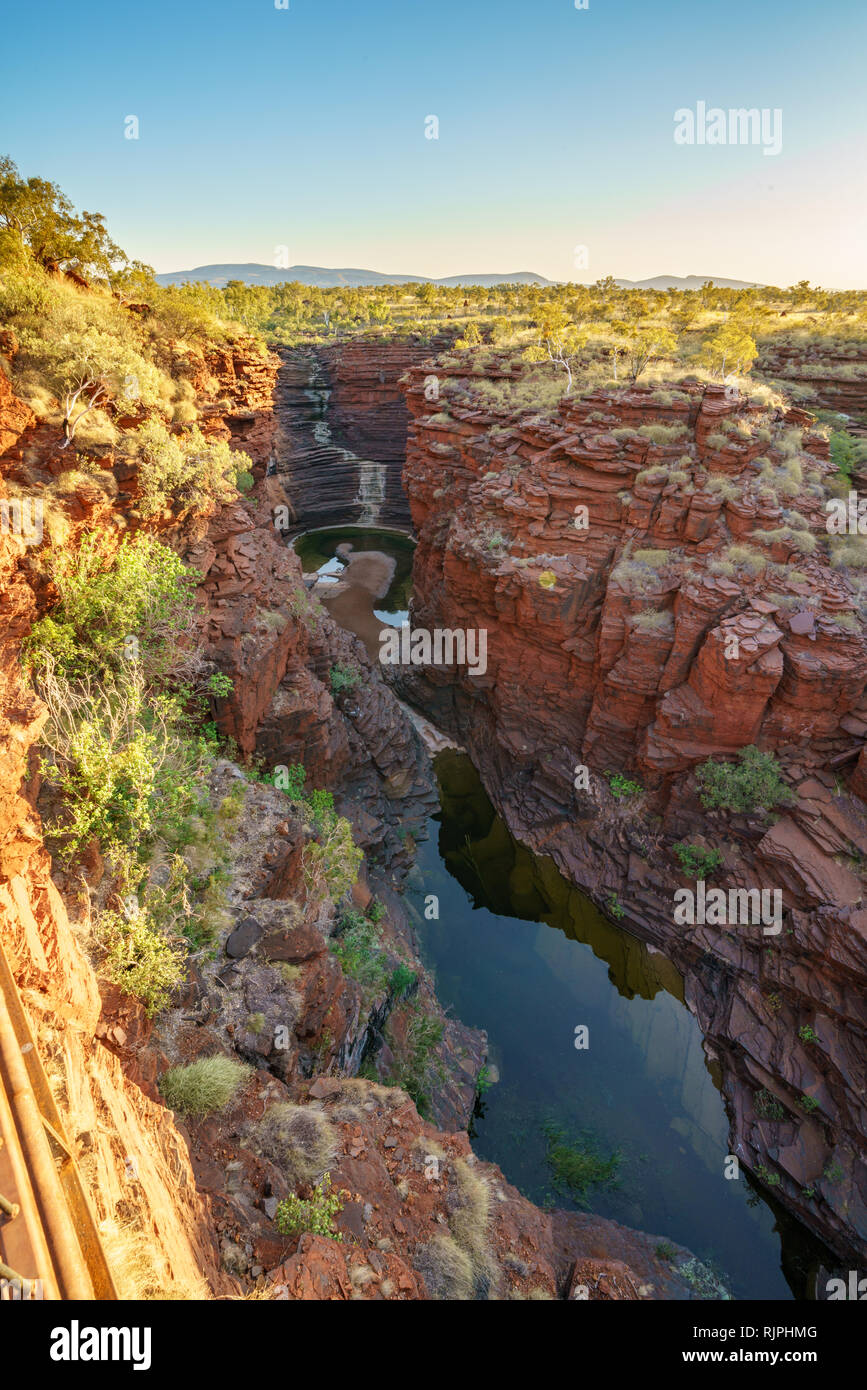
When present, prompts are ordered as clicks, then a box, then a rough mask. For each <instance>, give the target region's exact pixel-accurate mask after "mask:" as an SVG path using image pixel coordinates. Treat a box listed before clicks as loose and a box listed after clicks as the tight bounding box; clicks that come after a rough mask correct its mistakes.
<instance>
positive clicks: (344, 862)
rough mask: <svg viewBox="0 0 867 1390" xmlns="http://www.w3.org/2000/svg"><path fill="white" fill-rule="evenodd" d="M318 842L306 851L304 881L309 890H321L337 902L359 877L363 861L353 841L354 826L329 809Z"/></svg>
mask: <svg viewBox="0 0 867 1390" xmlns="http://www.w3.org/2000/svg"><path fill="white" fill-rule="evenodd" d="M319 836H320V838H319V840H318V841H316V840H312V841H310V843H308V844H307V845H306V846H305V848H304V856H303V864H304V879H305V883H306V885H307V888H308V890H309V891H314V890H315V889H316V888H317V887H322V888H324V889H325V891H326V892H327V893H328V895H329V896H330V897H331V898H332V899H333V901H334V902H338V901H339V900H340V898H342V897H343V894H344V893H345V892H347V891H348V889H350V888H351V887H352V885H353V883H355V881H356V879H357V878H358V870H359V868H360V866H361V861H362V859H363V858H364V854H363V852H362V850H360V849H359V848H358V846H357V845H356V844H355V842H354V840H353V838H352V826H351V825H350V824H349V821H348V820H346V819H345V818H344V817H343V816H338V815H336V814H335V813H334V811H331V810H326V811H325V812H324V813H323V815H322V817H321V820H320V823H319Z"/></svg>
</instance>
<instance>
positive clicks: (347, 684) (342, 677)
mask: <svg viewBox="0 0 867 1390" xmlns="http://www.w3.org/2000/svg"><path fill="white" fill-rule="evenodd" d="M330 680H331V689H332V692H333V693H334V694H335V695H338V694H340V692H341V691H343V690H354V689H355V687H356V686H357V685H358V682H359V681H360V680H361V672H360V671H359V670H358V668H357V667H356V666H346V665H343V664H341V663H340V662H338V664H337V665H336V666H332V668H331V672H330Z"/></svg>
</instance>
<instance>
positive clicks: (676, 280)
mask: <svg viewBox="0 0 867 1390" xmlns="http://www.w3.org/2000/svg"><path fill="white" fill-rule="evenodd" d="M708 280H710V281H711V282H712V283H713V284H714V285H717V286H718V287H719V288H720V289H721V290H752V289H756V288H761V287H760V286H758V285H757V282H756V281H755V280H726V278H725V277H724V276H722V275H654V277H653V279H652V280H617V281H616V283H617V284H618V285H619V286H620V288H621V289H622V290H700V289H701V287H702V285H703V284H705V283H706V281H708Z"/></svg>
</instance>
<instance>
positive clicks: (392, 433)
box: [274, 342, 431, 531]
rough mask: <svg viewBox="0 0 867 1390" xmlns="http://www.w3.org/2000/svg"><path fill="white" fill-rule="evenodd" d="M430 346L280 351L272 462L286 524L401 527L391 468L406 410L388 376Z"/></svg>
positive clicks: (404, 521)
mask: <svg viewBox="0 0 867 1390" xmlns="http://www.w3.org/2000/svg"><path fill="white" fill-rule="evenodd" d="M430 350H431V349H430V347H429V346H422V345H420V344H416V343H412V342H400V343H364V342H351V343H340V344H336V345H334V346H327V345H326V346H325V347H322V348H305V349H286V350H284V351H283V352H282V353H281V357H282V365H281V368H280V374H279V377H278V380H277V386H276V390H275V396H274V402H275V410H276V414H277V420H278V432H277V438H276V449H275V458H276V462H275V469H276V473H277V475H278V477H279V478H281V479H282V480H284V481H285V486H286V490H287V492H288V494H289V496H290V498H291V503H292V507H293V511H294V521H293V528H292V529H293V530H294V531H299V530H315V529H316V528H317V527H320V526H334V525H343V526H346V525H349V524H352V523H357V524H359V525H367V526H385V527H389V526H395V527H399V528H401V529H405V528H406V527H408V525H409V509H408V507H407V503H406V498H405V496H404V493H403V489H402V487H401V469H402V467H403V458H404V450H405V446H406V431H407V424H408V420H409V415H408V412H407V408H406V405H405V403H404V399H403V394H402V392H401V390H400V386H399V385H398V379H399V378H400V376H401V375H402V373H403V372H404V371H405V370H406V368H407V367H408V366H409V365H410V364H412V363H418V362H422V361H423V360H424V359H425V358H427V357H428V356H429V354H430Z"/></svg>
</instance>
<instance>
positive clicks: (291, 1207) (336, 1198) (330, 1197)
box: [274, 1173, 350, 1240]
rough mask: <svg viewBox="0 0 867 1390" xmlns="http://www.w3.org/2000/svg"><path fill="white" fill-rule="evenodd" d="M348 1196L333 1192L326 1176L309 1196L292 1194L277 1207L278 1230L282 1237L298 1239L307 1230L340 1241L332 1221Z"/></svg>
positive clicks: (328, 1177)
mask: <svg viewBox="0 0 867 1390" xmlns="http://www.w3.org/2000/svg"><path fill="white" fill-rule="evenodd" d="M349 1195H350V1194H349V1193H348V1192H347V1191H346V1190H345V1189H344V1190H341V1191H340V1192H332V1191H331V1174H330V1173H326V1174H325V1176H324V1177H323V1178H322V1179H321V1180H320V1181H319V1182H318V1183H317V1184H316V1186H315V1187H314V1189H313V1196H312V1197H309V1198H302V1197H298V1196H297V1195H296V1194H295V1193H293V1194H292V1195H291V1196H289V1197H285V1198H284V1199H283V1201H282V1202H280V1203H279V1204H278V1206H277V1212H276V1215H275V1218H274V1219H275V1221H276V1223H277V1230H278V1231H279V1232H280V1234H281V1235H283V1236H300V1235H302V1234H303V1233H304V1232H305V1231H310V1232H312V1233H313V1234H314V1235H317V1236H328V1237H329V1239H331V1240H343V1236H342V1235H341V1233H340V1232H339V1231H338V1230H336V1229H335V1226H334V1218H335V1216H338V1215H339V1214H340V1212H342V1211H343V1207H344V1205H345V1202H346V1199H347V1198H348V1197H349Z"/></svg>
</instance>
